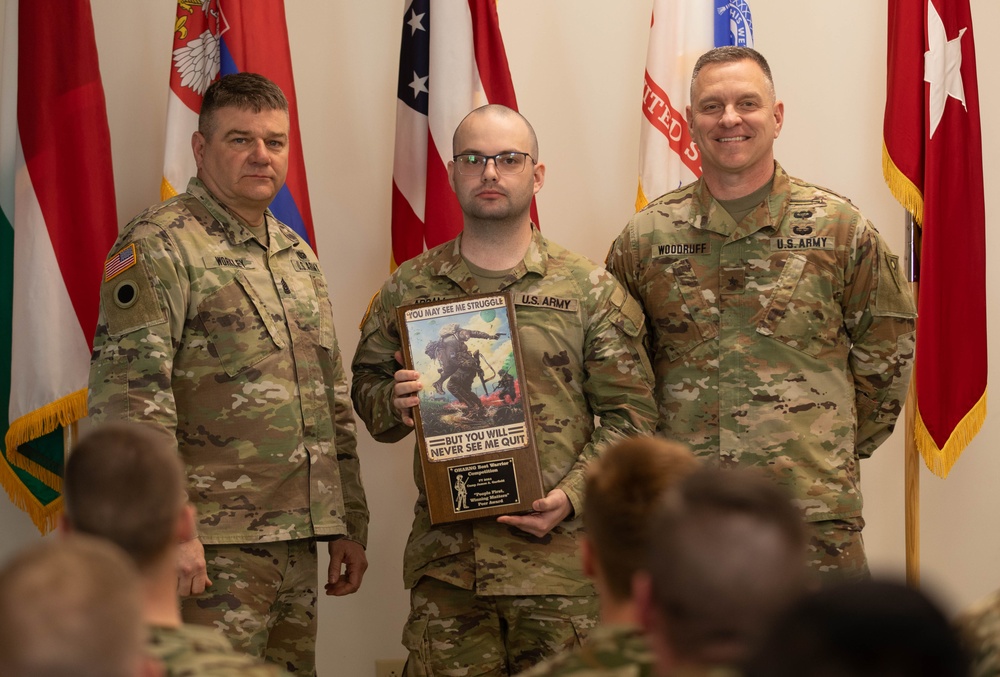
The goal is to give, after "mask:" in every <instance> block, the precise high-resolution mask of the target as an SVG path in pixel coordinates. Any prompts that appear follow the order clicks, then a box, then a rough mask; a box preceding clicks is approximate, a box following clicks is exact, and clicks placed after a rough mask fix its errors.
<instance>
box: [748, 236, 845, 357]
mask: <svg viewBox="0 0 1000 677" xmlns="http://www.w3.org/2000/svg"><path fill="white" fill-rule="evenodd" d="M838 297H839V294H838V293H837V291H836V289H835V285H834V281H833V278H832V277H831V276H830V274H829V273H827V272H826V271H824V270H823V269H822V268H820V267H819V266H817V265H815V264H814V263H812V262H810V261H809V260H808V259H807V258H806V257H805V256H802V255H801V254H792V255H790V256H789V257H788V258H787V259H786V260H785V264H784V266H783V267H782V269H781V275H780V276H779V277H778V281H777V283H776V284H775V286H774V290H773V291H772V292H771V298H770V299H769V301H768V303H767V306H766V308H765V309H764V315H763V317H762V318H761V320H760V321H759V322H758V323H757V333H759V334H762V335H764V336H770V337H771V338H773V339H775V340H777V341H781V342H782V343H784V344H785V345H787V346H789V347H791V348H795V349H796V350H799V351H801V352H803V353H805V354H807V355H810V356H812V357H819V356H820V355H821V354H822V353H823V352H824V351H826V350H829V349H831V348H833V347H834V346H836V345H837V342H838V340H839V338H840V333H841V332H842V331H844V318H843V313H842V312H841V309H840V305H839V304H838V303H837V302H836V298H838Z"/></svg>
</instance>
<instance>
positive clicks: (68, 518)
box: [64, 423, 194, 570]
mask: <svg viewBox="0 0 1000 677" xmlns="http://www.w3.org/2000/svg"><path fill="white" fill-rule="evenodd" d="M182 475H183V471H182V467H181V462H180V459H179V458H178V456H177V452H176V451H175V450H174V448H173V447H172V445H171V444H170V442H169V441H168V440H167V438H166V437H164V436H163V435H162V434H159V433H157V432H156V431H154V430H153V429H152V428H150V427H148V426H144V425H141V424H139V423H107V424H102V425H100V426H98V427H96V428H94V430H93V431H91V432H90V433H89V434H88V435H86V436H85V437H84V438H83V439H82V440H81V441H80V442H79V443H78V444H77V445H76V447H75V448H74V449H73V450H72V451H71V453H70V455H69V459H68V460H67V462H66V477H65V481H64V486H65V502H66V513H65V516H64V523H65V524H66V526H68V528H69V530H71V531H77V532H81V533H85V534H91V535H94V536H99V537H101V538H106V539H108V540H110V541H111V542H112V543H114V544H115V545H117V546H119V547H120V548H121V549H123V550H124V551H125V552H126V553H128V555H129V556H131V557H132V559H133V560H134V561H135V563H136V565H137V566H138V567H139V568H140V570H143V569H145V568H147V567H149V566H151V565H153V564H155V563H157V562H159V561H161V559H162V558H163V557H165V556H166V554H167V553H168V552H169V551H170V550H171V549H172V547H173V546H174V545H175V544H176V543H178V542H179V541H182V540H186V539H187V538H191V537H193V535H194V534H193V533H190V532H191V530H192V529H193V522H192V520H193V515H192V512H191V508H190V507H189V505H188V503H187V497H186V495H185V493H184V481H183V476H182Z"/></svg>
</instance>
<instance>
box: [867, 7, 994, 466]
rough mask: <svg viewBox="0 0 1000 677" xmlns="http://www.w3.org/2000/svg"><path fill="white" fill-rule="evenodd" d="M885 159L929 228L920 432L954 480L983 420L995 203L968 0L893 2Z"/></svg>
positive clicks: (897, 187)
mask: <svg viewBox="0 0 1000 677" xmlns="http://www.w3.org/2000/svg"><path fill="white" fill-rule="evenodd" d="M883 141H884V146H883V155H882V163H883V170H884V174H885V179H886V183H888V184H889V188H890V190H892V193H893V195H895V197H896V199H898V200H899V201H900V202H901V203H902V204H903V206H904V207H905V208H906V209H907V210H908V211H909V212H910V213H911V214H913V217H914V220H915V221H916V222H917V223H918V224H919V225H920V232H919V238H918V240H917V243H918V248H917V252H918V267H917V280H918V282H919V300H918V307H917V310H918V313H919V318H918V320H917V354H916V363H915V365H914V376H913V378H914V380H915V388H914V392H915V394H916V401H915V402H914V401H910V402H909V403H908V404H909V406H915V407H916V424H915V425H916V429H915V431H914V433H915V434H914V437H915V439H916V443H917V448H918V449H919V450H920V452H921V454H922V455H923V457H924V461H925V462H926V463H927V466H928V468H930V469H931V471H933V472H934V473H935V474H937V475H939V476H941V477H945V476H947V474H948V472H949V471H950V470H951V467H952V465H953V464H954V463H955V461H956V460H957V459H958V457H959V455H960V454H961V452H962V450H963V449H965V447H966V446H967V445H968V444H969V442H970V441H971V440H972V438H973V437H975V435H976V433H978V432H979V429H980V428H981V427H982V424H983V420H984V418H985V416H986V208H985V203H984V196H983V158H982V137H981V132H980V125H979V93H978V85H977V81H976V50H975V42H974V40H973V31H972V13H971V10H970V8H969V0H889V44H888V79H887V89H886V104H885V120H884V125H883Z"/></svg>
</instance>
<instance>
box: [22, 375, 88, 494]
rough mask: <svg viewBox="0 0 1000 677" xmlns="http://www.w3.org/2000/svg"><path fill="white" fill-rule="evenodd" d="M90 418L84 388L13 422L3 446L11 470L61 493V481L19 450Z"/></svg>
mask: <svg viewBox="0 0 1000 677" xmlns="http://www.w3.org/2000/svg"><path fill="white" fill-rule="evenodd" d="M86 415H87V389H86V388H82V389H80V390H77V391H76V392H74V393H70V394H69V395H67V396H66V397H63V398H61V399H58V400H56V401H55V402H52V403H51V404H47V405H45V406H44V407H42V408H40V409H36V410H35V411H33V412H31V413H30V414H27V415H25V416H22V417H21V418H19V419H17V420H16V421H12V422H11V424H10V428H8V429H7V435H6V437H5V439H4V443H5V445H6V448H7V460H8V461H9V462H10V464H11V465H12V466H16V467H18V468H21V469H22V470H25V471H27V472H29V473H31V474H32V475H34V476H35V477H37V478H38V479H40V480H41V481H43V482H45V483H46V484H48V485H49V486H50V487H52V488H53V489H56V490H57V491H61V489H62V479H61V478H59V477H58V476H57V475H55V474H54V473H52V472H50V471H48V470H46V469H45V468H43V467H42V466H40V465H38V464H37V463H35V462H34V461H32V460H31V459H29V458H26V457H25V456H23V455H22V454H19V453H18V451H17V448H18V447H19V446H21V445H22V444H27V443H28V442H30V441H31V440H35V439H38V438H39V437H41V436H42V435H47V434H48V433H50V432H52V431H53V430H55V429H57V428H59V427H60V426H61V427H63V428H67V427H69V426H70V425H71V424H73V423H76V422H77V421H79V420H80V419H82V418H84V417H85V416H86Z"/></svg>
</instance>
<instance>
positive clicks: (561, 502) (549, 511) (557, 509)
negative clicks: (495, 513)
mask: <svg viewBox="0 0 1000 677" xmlns="http://www.w3.org/2000/svg"><path fill="white" fill-rule="evenodd" d="M531 509H532V510H534V511H535V512H532V513H529V514H527V515H501V516H500V517H497V522H500V523H501V524H509V525H510V526H512V527H517V528H518V529H520V530H522V531H527V532H528V533H529V534H531V535H532V536H537V537H538V538H541V537H542V536H544V535H545V534H547V533H549V532H550V531H552V529H553V527H555V526H556V525H557V524H559V523H560V522H562V521H563V520H564V519H566V518H567V517H569V513H570V511H572V509H573V505H572V504H571V503H570V502H569V498H568V497H567V496H566V492H564V491H563V490H562V489H553V490H552V491H550V492H549V494H548V496H546V497H545V498H540V499H538V500H537V501H535V502H534V503H532V504H531Z"/></svg>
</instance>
